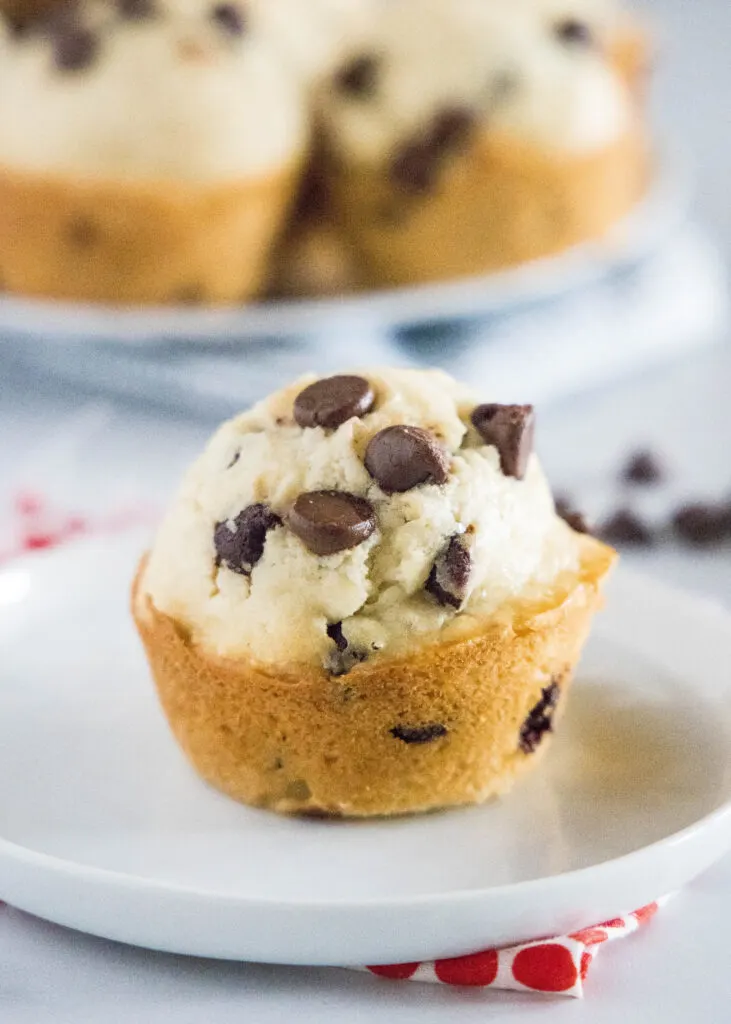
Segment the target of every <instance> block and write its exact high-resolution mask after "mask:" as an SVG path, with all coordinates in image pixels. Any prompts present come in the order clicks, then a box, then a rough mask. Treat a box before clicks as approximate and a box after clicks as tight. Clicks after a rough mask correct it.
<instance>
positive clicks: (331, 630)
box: [327, 622, 348, 651]
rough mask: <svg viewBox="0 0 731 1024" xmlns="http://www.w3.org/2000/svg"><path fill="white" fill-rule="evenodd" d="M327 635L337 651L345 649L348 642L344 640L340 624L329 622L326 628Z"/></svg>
mask: <svg viewBox="0 0 731 1024" xmlns="http://www.w3.org/2000/svg"><path fill="white" fill-rule="evenodd" d="M327 635H328V636H329V637H330V639H331V640H332V642H333V643H334V644H335V646H336V647H337V649H338V650H339V651H344V650H346V649H347V646H348V641H347V640H346V639H345V635H344V633H343V624H342V622H331V623H330V624H329V625H328V627H327Z"/></svg>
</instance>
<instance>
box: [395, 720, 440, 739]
mask: <svg viewBox="0 0 731 1024" xmlns="http://www.w3.org/2000/svg"><path fill="white" fill-rule="evenodd" d="M448 731H449V730H448V729H447V727H446V725H442V724H441V723H440V722H433V723H431V724H429V725H396V726H394V727H393V729H391V730H390V732H391V735H392V736H393V737H394V739H397V740H401V742H402V743H431V742H432V740H438V739H441V738H442V736H446V735H447V732H448Z"/></svg>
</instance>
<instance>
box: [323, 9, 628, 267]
mask: <svg viewBox="0 0 731 1024" xmlns="http://www.w3.org/2000/svg"><path fill="white" fill-rule="evenodd" d="M643 57H644V46H643V41H642V39H641V37H640V36H639V33H638V31H637V29H636V28H635V27H634V25H633V23H632V22H631V21H629V20H628V18H627V16H626V15H625V14H622V13H620V12H619V10H618V9H617V8H615V6H614V5H613V4H612V3H611V2H605V0H450V2H449V3H446V2H445V0H391V2H389V3H384V4H383V5H381V6H380V7H379V11H378V17H377V18H374V19H373V20H372V22H371V25H370V28H369V32H368V33H367V34H365V35H363V36H362V37H360V38H359V39H357V40H353V43H352V45H351V48H350V50H349V52H348V53H347V54H346V55H344V57H343V59H342V61H341V63H340V66H339V67H338V69H337V70H336V71H335V72H334V74H333V75H332V77H331V78H330V80H329V81H328V82H327V83H325V85H324V86H323V87H322V88H321V90H320V92H319V106H318V113H319V116H320V118H321V122H322V128H323V132H324V138H325V144H326V147H327V154H328V160H327V162H326V164H325V171H324V173H325V176H326V181H327V186H328V189H329V194H330V196H331V199H332V203H333V208H334V210H335V217H336V220H337V223H338V224H339V225H340V227H341V228H342V229H343V231H344V232H345V234H346V236H347V239H348V240H349V242H350V243H351V244H352V245H353V246H354V248H355V250H356V253H357V256H358V258H359V260H360V263H361V273H362V275H363V278H364V281H365V283H367V284H368V285H370V286H375V287H377V286H383V285H405V284H410V283H413V282H425V281H439V280H443V279H446V278H453V277H461V276H465V275H470V274H477V273H480V272H483V271H489V270H495V269H499V268H502V267H505V266H509V265H514V264H517V263H521V262H523V261H526V260H530V259H533V258H536V257H540V256H546V255H549V254H551V253H556V252H559V251H561V250H563V249H565V248H567V247H569V246H571V245H574V244H576V243H578V242H582V241H585V240H587V239H593V238H596V237H599V236H601V235H603V234H604V233H605V232H606V231H607V229H608V228H610V227H611V226H612V225H613V224H614V223H615V222H616V221H617V220H618V219H620V218H621V217H622V216H623V215H624V214H625V213H627V211H628V210H629V209H630V208H631V207H632V205H633V204H634V203H635V202H636V201H637V200H638V198H639V197H640V196H641V194H642V192H643V190H644V188H645V185H646V181H647V176H648V146H647V139H646V131H645V126H644V122H643V118H642V112H641V109H640V105H641V104H640V96H641V89H640V88H638V86H639V83H640V81H641V69H642V64H643Z"/></svg>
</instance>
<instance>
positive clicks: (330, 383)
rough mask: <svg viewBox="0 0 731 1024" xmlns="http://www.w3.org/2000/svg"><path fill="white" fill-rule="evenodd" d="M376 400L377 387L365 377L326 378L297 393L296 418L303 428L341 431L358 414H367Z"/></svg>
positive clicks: (342, 376)
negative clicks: (375, 390)
mask: <svg viewBox="0 0 731 1024" xmlns="http://www.w3.org/2000/svg"><path fill="white" fill-rule="evenodd" d="M375 400H376V398H375V395H374V394H373V388H372V387H371V386H370V384H369V383H368V381H367V380H364V379H363V378H362V377H353V376H347V375H341V376H338V377H326V378H325V379H324V380H318V381H315V383H314V384H310V386H309V387H307V388H305V390H304V391H301V392H300V393H299V394H298V395H297V398H296V399H295V402H294V418H295V420H296V422H297V423H298V424H299V426H300V427H324V428H325V429H326V430H337V428H338V427H340V426H342V424H343V423H345V422H346V421H347V420H349V419H352V418H353V417H354V416H365V415H366V413H368V412H370V411H371V409H372V408H373V404H374V402H375Z"/></svg>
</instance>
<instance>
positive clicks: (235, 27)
mask: <svg viewBox="0 0 731 1024" xmlns="http://www.w3.org/2000/svg"><path fill="white" fill-rule="evenodd" d="M211 17H212V18H213V20H214V22H215V23H216V25H218V27H219V28H221V29H223V31H224V32H227V33H228V34H229V35H230V36H242V35H243V34H244V32H245V31H246V18H245V17H244V12H243V11H242V10H241V8H240V7H239V6H238V5H237V4H216V5H215V6H214V7H213V8H212V9H211Z"/></svg>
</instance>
